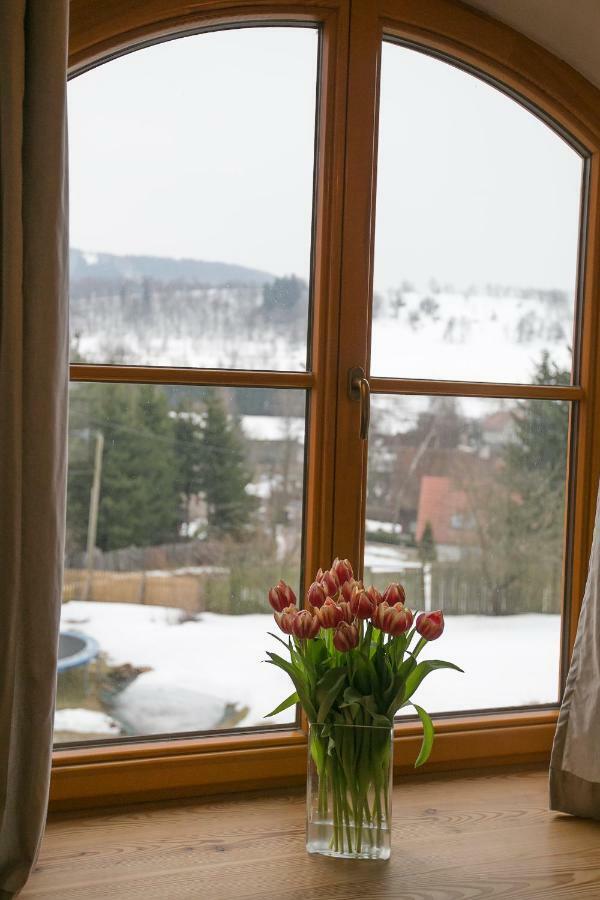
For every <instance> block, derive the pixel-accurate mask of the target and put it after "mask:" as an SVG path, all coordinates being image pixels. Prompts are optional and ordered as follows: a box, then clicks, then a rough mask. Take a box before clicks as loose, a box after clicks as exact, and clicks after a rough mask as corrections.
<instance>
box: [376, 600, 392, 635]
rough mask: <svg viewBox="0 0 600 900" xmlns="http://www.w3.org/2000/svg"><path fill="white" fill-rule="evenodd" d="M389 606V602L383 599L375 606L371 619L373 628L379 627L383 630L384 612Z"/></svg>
mask: <svg viewBox="0 0 600 900" xmlns="http://www.w3.org/2000/svg"><path fill="white" fill-rule="evenodd" d="M389 608H390V605H389V603H387V601H385V600H383V601H382V602H381V603H380V604H379V606H377V607H375V612H374V613H373V616H372V619H371V621H372V622H373V625H374V626H375V628H379V630H380V631H385V627H384V626H385V614H386V613H387V611H388V609H389Z"/></svg>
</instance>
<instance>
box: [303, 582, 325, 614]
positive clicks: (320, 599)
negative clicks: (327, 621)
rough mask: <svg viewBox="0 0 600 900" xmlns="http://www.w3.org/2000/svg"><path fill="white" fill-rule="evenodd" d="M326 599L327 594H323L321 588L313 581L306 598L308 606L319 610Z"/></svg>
mask: <svg viewBox="0 0 600 900" xmlns="http://www.w3.org/2000/svg"><path fill="white" fill-rule="evenodd" d="M326 597H327V594H326V593H325V591H324V589H323V586H322V585H320V584H319V582H318V581H313V583H312V584H311V586H310V587H309V589H308V594H307V597H306V599H307V600H308V602H309V603H310V605H311V606H314V608H315V609H319V608H320V607H321V606H323V604H324V603H325V599H326Z"/></svg>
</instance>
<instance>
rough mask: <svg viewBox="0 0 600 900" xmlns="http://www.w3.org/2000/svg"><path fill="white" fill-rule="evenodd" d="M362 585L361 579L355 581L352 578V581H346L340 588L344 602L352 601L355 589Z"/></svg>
mask: <svg viewBox="0 0 600 900" xmlns="http://www.w3.org/2000/svg"><path fill="white" fill-rule="evenodd" d="M361 587H362V584H361V583H360V581H355V580H354V578H351V579H350V581H345V582H344V584H343V585H342V587H341V588H340V593H341V595H342V598H341V599H342V600H343V601H344V603H351V602H352V595H353V594H354V591H356V590H358V589H359V588H361Z"/></svg>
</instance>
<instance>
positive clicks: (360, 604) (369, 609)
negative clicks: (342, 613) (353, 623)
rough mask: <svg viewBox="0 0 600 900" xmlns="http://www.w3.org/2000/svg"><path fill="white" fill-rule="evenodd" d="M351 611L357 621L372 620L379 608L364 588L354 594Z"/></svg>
mask: <svg viewBox="0 0 600 900" xmlns="http://www.w3.org/2000/svg"><path fill="white" fill-rule="evenodd" d="M350 609H351V610H352V612H353V613H354V615H355V616H356V618H357V619H370V618H371V616H372V615H373V613H374V612H375V610H376V609H377V607H376V606H375V601H374V600H371V598H370V597H369V595H368V594H367V592H366V591H365V589H364V588H358V589H357V590H355V591H354V593H353V594H352V600H351V601H350Z"/></svg>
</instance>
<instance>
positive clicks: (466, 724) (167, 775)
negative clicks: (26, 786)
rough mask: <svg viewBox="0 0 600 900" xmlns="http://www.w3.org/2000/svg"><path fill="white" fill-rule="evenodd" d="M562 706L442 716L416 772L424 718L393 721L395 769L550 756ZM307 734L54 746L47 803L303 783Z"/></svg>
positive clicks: (81, 804)
mask: <svg viewBox="0 0 600 900" xmlns="http://www.w3.org/2000/svg"><path fill="white" fill-rule="evenodd" d="M557 715H558V711H557V710H556V709H550V710H547V709H544V710H539V711H537V710H536V711H531V710H528V711H525V712H511V713H502V714H490V715H486V716H482V715H477V716H460V717H458V716H457V717H448V718H440V719H438V720H437V721H436V741H435V744H434V748H433V752H432V755H431V759H430V761H429V762H428V764H427V765H426V766H425V767H424V768H423V770H419V772H418V773H415V770H414V768H413V765H412V762H411V760H414V759H416V756H417V754H418V749H419V746H420V742H421V726H420V724H419V723H417V722H412V721H411V722H406V723H401V724H398V725H397V726H396V729H395V736H394V771H395V772H396V773H397V774H403V775H409V774H412V775H416V774H421V773H422V772H423V773H430V772H436V771H437V772H446V771H455V770H458V769H466V768H473V767H487V766H507V765H522V764H526V763H546V762H547V761H548V760H549V758H550V750H551V747H552V739H553V736H554V731H555V728H556V719H557ZM305 770H306V737H305V734H304V733H303V732H302V731H301V730H300V729H290V730H289V731H279V732H270V733H268V734H264V733H254V734H241V735H231V736H222V737H221V736H214V737H210V738H197V739H182V740H173V741H155V742H154V741H153V742H150V743H146V742H139V743H137V744H136V743H132V744H127V745H122V746H114V745H113V746H109V747H91V748H88V747H85V748H77V749H68V750H67V749H65V750H56V751H55V753H54V758H53V768H52V779H51V786H50V809H51V810H53V811H54V810H57V811H58V810H70V809H81V808H91V807H100V806H116V805H122V804H123V803H137V802H144V801H148V800H161V799H169V798H181V797H195V796H203V795H208V794H217V793H224V792H229V791H241V790H256V789H265V788H269V787H285V786H289V785H294V784H300V783H302V781H303V780H304V777H305Z"/></svg>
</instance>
